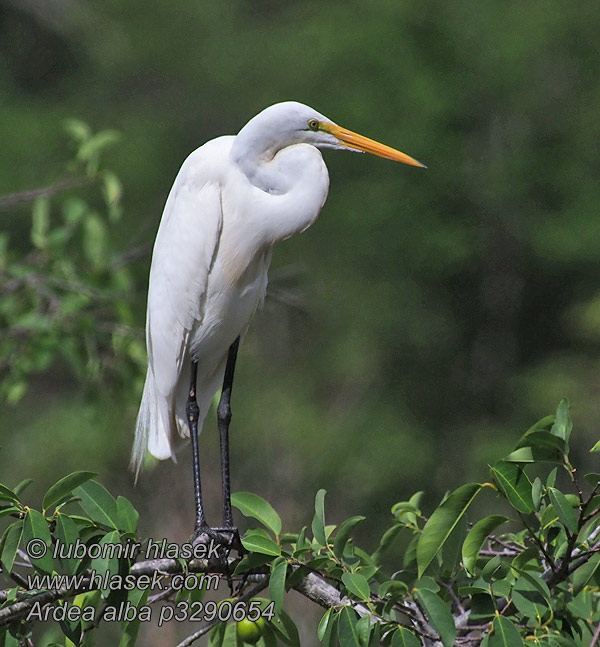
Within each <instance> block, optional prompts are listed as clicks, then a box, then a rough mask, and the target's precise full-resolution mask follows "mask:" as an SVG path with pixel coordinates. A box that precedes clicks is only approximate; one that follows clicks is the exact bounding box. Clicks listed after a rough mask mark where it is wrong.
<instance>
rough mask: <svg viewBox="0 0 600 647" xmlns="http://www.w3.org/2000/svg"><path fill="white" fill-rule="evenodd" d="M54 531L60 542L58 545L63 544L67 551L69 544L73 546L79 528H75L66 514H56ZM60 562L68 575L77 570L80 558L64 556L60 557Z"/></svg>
mask: <svg viewBox="0 0 600 647" xmlns="http://www.w3.org/2000/svg"><path fill="white" fill-rule="evenodd" d="M55 533H56V538H57V539H58V541H59V542H60V547H61V548H62V546H64V547H65V548H64V550H65V551H67V550H68V548H69V547H70V546H73V545H74V544H75V542H76V541H77V539H78V538H79V530H78V529H77V524H76V523H75V522H74V521H73V519H71V518H70V517H69V516H68V515H66V514H58V515H57V516H56V530H55ZM65 554H66V552H65ZM59 555H60V553H59ZM60 562H61V564H62V565H63V566H64V568H65V570H66V571H67V573H68V574H69V575H73V574H74V573H75V572H76V571H77V568H78V567H79V564H80V563H81V559H76V558H74V557H64V558H61V559H60Z"/></svg>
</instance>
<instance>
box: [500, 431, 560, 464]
mask: <svg viewBox="0 0 600 647" xmlns="http://www.w3.org/2000/svg"><path fill="white" fill-rule="evenodd" d="M549 435H550V434H548V436H549ZM556 440H558V442H562V441H561V440H560V438H557V439H556ZM504 460H505V461H508V462H510V463H560V462H562V451H561V450H558V449H556V448H548V447H521V448H520V449H515V451H514V452H511V453H510V454H508V456H505V457H504Z"/></svg>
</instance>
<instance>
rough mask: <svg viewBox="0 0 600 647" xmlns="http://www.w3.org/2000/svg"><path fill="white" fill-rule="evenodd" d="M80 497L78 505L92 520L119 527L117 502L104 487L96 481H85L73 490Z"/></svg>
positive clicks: (116, 528)
mask: <svg viewBox="0 0 600 647" xmlns="http://www.w3.org/2000/svg"><path fill="white" fill-rule="evenodd" d="M73 494H74V495H75V496H77V497H79V498H80V499H81V501H80V503H79V505H80V506H81V507H82V508H83V510H84V511H85V513H86V514H87V515H88V516H89V517H90V519H91V520H92V521H95V522H96V523H98V524H100V525H102V526H107V527H109V528H114V529H115V530H118V528H119V517H118V514H117V502H116V501H115V500H114V498H113V497H112V495H111V494H110V493H109V492H108V491H107V490H106V488H105V487H103V486H102V485H100V483H98V482H97V481H87V482H86V483H84V484H83V485H80V486H79V487H78V488H76V489H75V490H74V491H73Z"/></svg>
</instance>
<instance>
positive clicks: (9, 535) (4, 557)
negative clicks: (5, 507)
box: [0, 519, 23, 573]
mask: <svg viewBox="0 0 600 647" xmlns="http://www.w3.org/2000/svg"><path fill="white" fill-rule="evenodd" d="M22 535H23V521H22V520H20V519H19V521H15V522H14V523H12V524H11V525H10V526H8V528H7V529H6V530H5V531H4V534H3V535H2V552H1V553H0V563H1V564H2V568H3V569H4V572H5V573H10V572H11V571H12V567H13V564H14V563H15V557H16V556H17V550H18V549H19V544H20V543H21V537H22Z"/></svg>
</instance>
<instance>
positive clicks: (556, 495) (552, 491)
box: [548, 487, 579, 533]
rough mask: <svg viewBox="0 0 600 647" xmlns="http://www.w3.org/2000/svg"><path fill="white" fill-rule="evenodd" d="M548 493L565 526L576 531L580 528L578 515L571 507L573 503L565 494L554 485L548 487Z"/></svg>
mask: <svg viewBox="0 0 600 647" xmlns="http://www.w3.org/2000/svg"><path fill="white" fill-rule="evenodd" d="M548 494H549V496H550V502H551V503H552V505H553V506H554V511H555V512H556V514H557V515H558V518H559V519H560V521H561V523H562V524H563V525H564V526H565V528H567V529H568V530H570V531H571V532H573V533H576V532H577V531H578V530H579V524H578V522H577V515H576V514H575V511H574V510H573V508H572V507H571V504H570V503H569V502H568V501H567V499H566V498H565V495H564V494H563V493H562V492H561V491H560V490H557V489H556V488H553V487H551V488H548Z"/></svg>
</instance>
